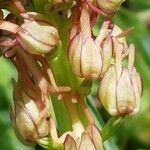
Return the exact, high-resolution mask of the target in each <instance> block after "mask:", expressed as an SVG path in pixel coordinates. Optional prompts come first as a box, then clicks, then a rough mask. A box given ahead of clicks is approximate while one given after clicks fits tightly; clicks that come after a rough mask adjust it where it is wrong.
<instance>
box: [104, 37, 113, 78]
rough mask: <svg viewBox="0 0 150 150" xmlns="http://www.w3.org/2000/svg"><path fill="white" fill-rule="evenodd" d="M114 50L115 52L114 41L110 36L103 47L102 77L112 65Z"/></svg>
mask: <svg viewBox="0 0 150 150" xmlns="http://www.w3.org/2000/svg"><path fill="white" fill-rule="evenodd" d="M112 50H113V45H112V40H111V37H110V36H109V37H107V39H106V40H105V41H104V44H103V47H102V54H103V57H102V58H103V68H102V72H101V75H103V74H104V73H105V72H106V71H107V70H108V68H109V67H110V65H111V59H112Z"/></svg>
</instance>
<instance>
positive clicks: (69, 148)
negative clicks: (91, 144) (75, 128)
mask: <svg viewBox="0 0 150 150" xmlns="http://www.w3.org/2000/svg"><path fill="white" fill-rule="evenodd" d="M64 149H65V150H77V147H76V142H75V141H74V139H73V138H72V137H71V136H70V135H67V136H66V138H65V142H64Z"/></svg>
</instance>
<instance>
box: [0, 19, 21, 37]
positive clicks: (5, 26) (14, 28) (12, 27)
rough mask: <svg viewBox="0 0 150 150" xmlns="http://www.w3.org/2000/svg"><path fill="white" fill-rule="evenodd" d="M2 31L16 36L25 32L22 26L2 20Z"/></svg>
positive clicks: (0, 22)
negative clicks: (20, 32)
mask: <svg viewBox="0 0 150 150" xmlns="http://www.w3.org/2000/svg"><path fill="white" fill-rule="evenodd" d="M0 29H1V30H5V31H8V32H11V33H14V34H16V33H17V32H19V31H22V30H23V29H22V28H21V27H20V26H18V25H16V24H14V23H11V22H8V21H3V20H0Z"/></svg>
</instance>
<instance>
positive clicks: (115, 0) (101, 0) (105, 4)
mask: <svg viewBox="0 0 150 150" xmlns="http://www.w3.org/2000/svg"><path fill="white" fill-rule="evenodd" d="M124 1H125V0H97V5H98V7H99V8H100V9H101V10H102V11H104V12H105V13H107V14H109V13H114V12H116V11H117V10H118V9H119V7H120V5H121V4H122V3H123V2H124Z"/></svg>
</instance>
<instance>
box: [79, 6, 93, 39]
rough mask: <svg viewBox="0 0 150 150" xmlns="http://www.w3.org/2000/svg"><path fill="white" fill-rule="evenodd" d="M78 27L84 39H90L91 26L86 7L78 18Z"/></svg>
mask: <svg viewBox="0 0 150 150" xmlns="http://www.w3.org/2000/svg"><path fill="white" fill-rule="evenodd" d="M80 27H81V32H82V33H83V36H84V38H87V37H91V24H90V14H89V9H88V7H86V5H85V6H84V7H83V9H82V12H81V17H80Z"/></svg>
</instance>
